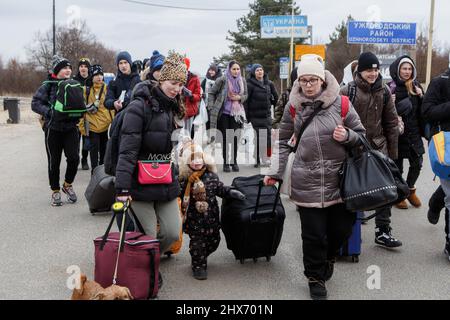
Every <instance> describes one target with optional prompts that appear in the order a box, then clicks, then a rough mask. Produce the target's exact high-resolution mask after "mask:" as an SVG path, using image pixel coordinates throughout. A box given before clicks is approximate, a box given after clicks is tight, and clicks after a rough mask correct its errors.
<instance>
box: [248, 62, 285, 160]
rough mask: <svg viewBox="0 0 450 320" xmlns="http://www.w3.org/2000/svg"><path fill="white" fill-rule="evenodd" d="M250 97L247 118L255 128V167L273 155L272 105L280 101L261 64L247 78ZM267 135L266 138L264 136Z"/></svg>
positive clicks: (255, 66) (254, 67)
mask: <svg viewBox="0 0 450 320" xmlns="http://www.w3.org/2000/svg"><path fill="white" fill-rule="evenodd" d="M247 88H248V98H247V101H246V103H245V106H246V110H245V111H246V114H247V120H248V121H249V122H250V123H251V124H252V126H253V129H254V130H255V140H254V141H255V142H254V145H255V152H254V156H255V159H256V165H255V167H258V166H259V165H260V161H261V160H262V162H263V163H264V164H266V163H265V162H267V159H268V157H270V156H271V151H270V150H271V129H272V115H271V106H272V105H275V104H276V103H277V101H278V93H277V90H276V89H275V86H274V85H273V82H272V81H270V80H269V79H268V77H267V74H264V69H263V67H262V66H261V65H260V64H254V65H253V66H252V69H251V72H250V78H249V79H248V80H247ZM264 137H265V138H264Z"/></svg>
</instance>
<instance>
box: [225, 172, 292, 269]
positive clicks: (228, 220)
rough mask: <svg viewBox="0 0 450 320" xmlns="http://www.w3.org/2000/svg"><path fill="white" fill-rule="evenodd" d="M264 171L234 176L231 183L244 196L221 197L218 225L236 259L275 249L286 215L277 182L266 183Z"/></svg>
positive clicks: (274, 251) (265, 255)
mask: <svg viewBox="0 0 450 320" xmlns="http://www.w3.org/2000/svg"><path fill="white" fill-rule="evenodd" d="M263 179H264V176H263V175H255V176H251V177H237V178H235V179H234V180H233V183H232V186H233V187H235V188H236V189H237V190H239V191H241V192H242V193H243V194H244V195H245V196H246V199H245V200H236V199H224V200H223V202H222V215H221V225H222V231H223V233H224V235H225V240H226V243H227V248H228V249H230V250H232V251H233V254H234V256H235V257H236V259H238V260H240V262H241V263H244V260H245V259H249V258H253V260H254V261H255V262H256V260H257V258H260V257H266V259H267V261H270V258H271V257H272V256H274V255H275V254H276V252H277V248H278V245H279V244H280V240H281V236H282V234H283V225H284V219H285V217H286V215H285V212H284V207H283V204H282V203H281V199H280V185H281V182H280V183H279V184H280V185H279V186H278V188H276V187H275V186H265V185H264V184H263Z"/></svg>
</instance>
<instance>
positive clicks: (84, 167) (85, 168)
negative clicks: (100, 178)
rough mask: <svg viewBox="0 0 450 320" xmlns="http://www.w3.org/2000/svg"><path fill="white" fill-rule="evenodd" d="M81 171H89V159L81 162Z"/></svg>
mask: <svg viewBox="0 0 450 320" xmlns="http://www.w3.org/2000/svg"><path fill="white" fill-rule="evenodd" d="M81 169H83V170H89V165H88V162H87V159H82V160H81Z"/></svg>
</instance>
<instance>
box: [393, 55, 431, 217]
mask: <svg viewBox="0 0 450 320" xmlns="http://www.w3.org/2000/svg"><path fill="white" fill-rule="evenodd" d="M390 74H391V77H392V81H391V82H390V83H389V87H390V89H391V93H392V94H393V97H394V101H395V107H396V109H397V113H398V115H399V116H400V117H402V120H403V123H404V124H405V129H404V132H403V134H401V135H400V136H399V139H398V159H397V160H395V162H396V164H397V166H398V168H399V169H400V171H401V172H402V173H403V160H404V159H408V160H409V171H408V177H407V179H406V182H407V183H408V185H409V188H410V191H411V192H410V196H409V197H408V201H409V202H410V203H411V204H412V205H413V206H414V207H416V208H417V207H420V206H421V202H420V199H419V198H418V196H417V195H416V187H415V183H416V181H417V179H418V178H419V174H420V170H421V168H422V163H423V154H424V153H425V149H424V146H423V142H422V135H423V129H422V115H421V109H422V101H423V89H422V87H421V86H420V83H419V82H418V81H417V80H416V76H417V70H416V66H415V63H414V61H413V60H412V59H411V58H410V57H409V56H406V55H405V56H401V57H399V58H398V59H397V60H395V61H394V62H393V63H392V64H391V66H390ZM396 207H397V208H399V209H408V204H407V203H406V200H404V201H402V202H400V203H398V204H397V205H396Z"/></svg>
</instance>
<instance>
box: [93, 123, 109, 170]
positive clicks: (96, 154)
mask: <svg viewBox="0 0 450 320" xmlns="http://www.w3.org/2000/svg"><path fill="white" fill-rule="evenodd" d="M89 140H90V141H89V142H90V149H89V152H90V156H91V168H92V172H93V171H94V168H95V167H97V166H98V165H102V164H103V159H104V158H105V151H106V144H107V143H108V131H105V132H102V133H95V132H92V131H89Z"/></svg>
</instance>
